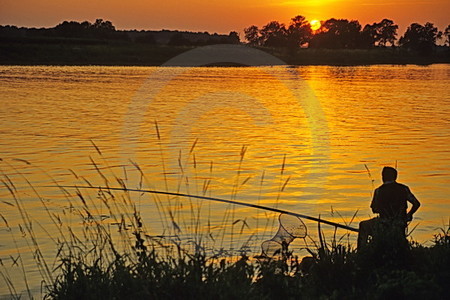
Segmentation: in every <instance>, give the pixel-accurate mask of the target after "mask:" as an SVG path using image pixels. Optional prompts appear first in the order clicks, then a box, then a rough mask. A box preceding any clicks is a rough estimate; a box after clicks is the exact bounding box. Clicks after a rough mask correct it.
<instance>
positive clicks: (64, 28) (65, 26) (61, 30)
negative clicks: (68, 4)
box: [55, 21, 92, 38]
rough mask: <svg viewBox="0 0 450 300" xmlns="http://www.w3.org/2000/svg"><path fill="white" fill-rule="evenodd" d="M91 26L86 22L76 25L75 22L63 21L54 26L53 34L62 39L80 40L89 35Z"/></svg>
mask: <svg viewBox="0 0 450 300" xmlns="http://www.w3.org/2000/svg"><path fill="white" fill-rule="evenodd" d="M91 27H92V24H91V23H89V22H88V21H84V22H82V23H78V22H75V21H70V22H69V21H64V22H62V23H60V24H58V25H56V26H55V34H56V35H57V36H62V37H70V38H75V37H76V38H81V37H88V36H89V35H91V34H90V33H91V32H90V29H91Z"/></svg>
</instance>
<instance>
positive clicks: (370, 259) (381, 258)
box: [0, 142, 450, 299]
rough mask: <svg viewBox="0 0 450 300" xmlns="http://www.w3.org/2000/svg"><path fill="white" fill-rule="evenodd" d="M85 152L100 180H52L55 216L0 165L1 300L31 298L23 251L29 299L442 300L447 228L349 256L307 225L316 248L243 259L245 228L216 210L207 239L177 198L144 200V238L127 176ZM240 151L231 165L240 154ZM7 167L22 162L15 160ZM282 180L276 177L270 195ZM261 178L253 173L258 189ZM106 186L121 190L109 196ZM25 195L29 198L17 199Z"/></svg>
mask: <svg viewBox="0 0 450 300" xmlns="http://www.w3.org/2000/svg"><path fill="white" fill-rule="evenodd" d="M94 147H95V148H96V151H97V154H98V157H99V160H100V161H101V163H99V162H98V160H95V159H91V164H92V166H93V168H94V169H95V171H96V173H97V174H98V177H97V179H96V180H97V181H96V183H97V184H98V183H101V185H102V188H98V189H96V190H95V192H92V190H86V189H82V188H76V189H73V190H71V189H67V188H64V187H62V186H60V185H59V184H58V182H57V181H54V185H55V186H56V188H57V189H58V191H59V193H58V194H59V195H61V198H60V199H61V200H62V199H64V201H65V203H66V205H65V206H64V209H63V210H62V212H60V211H58V210H56V209H55V208H54V207H53V206H52V205H51V203H49V202H48V201H49V200H48V199H47V198H46V197H44V196H42V195H41V194H40V193H39V191H38V188H36V187H35V186H33V184H32V183H31V182H30V181H29V180H28V179H27V177H26V176H25V175H24V174H23V173H22V172H21V171H20V170H19V169H18V168H17V167H15V165H14V164H12V163H10V162H8V161H6V160H5V161H2V162H1V163H2V164H3V165H5V166H7V167H8V168H9V169H10V170H12V172H6V171H5V168H2V179H1V183H2V186H3V187H2V201H3V203H4V204H5V205H6V206H7V207H8V208H9V209H10V211H15V212H16V213H17V214H16V216H17V217H15V218H14V217H9V215H5V214H3V213H2V214H0V217H1V219H2V221H3V223H4V227H5V228H6V230H7V231H9V233H10V234H11V239H12V241H13V243H15V245H16V246H15V247H16V253H10V256H11V257H10V258H9V259H3V260H2V261H0V275H1V277H0V278H1V280H3V282H4V284H5V285H6V286H7V288H8V291H9V293H10V295H11V298H15V299H20V298H23V297H28V298H33V297H37V296H36V295H35V294H34V293H33V291H32V288H31V284H30V282H29V275H28V274H29V272H27V269H26V268H27V264H26V263H25V261H24V257H25V255H26V253H32V256H33V259H34V262H35V265H36V269H37V270H38V272H39V277H40V280H41V281H42V295H41V296H42V297H43V298H46V299H143V298H150V299H168V298H170V299H194V298H196V299H211V298H218V299H244V298H245V299H279V298H288V299H294V298H295V299H298V298H304V299H391V298H392V299H394V298H396V299H401V298H411V299H419V298H421V299H423V298H424V297H433V299H439V298H442V299H444V298H445V297H447V296H448V292H447V284H448V282H450V223H449V224H448V225H446V227H445V229H441V231H440V232H438V233H437V234H436V236H435V237H434V244H433V245H432V246H430V247H425V246H422V245H420V244H417V243H414V242H409V243H406V244H401V245H400V244H396V243H395V240H394V242H393V239H390V238H389V234H385V235H384V238H381V239H378V240H374V241H373V242H371V243H370V244H369V245H368V247H367V248H366V249H364V251H359V252H357V251H356V250H355V249H354V248H353V245H352V244H351V243H350V240H349V239H346V238H347V237H348V235H347V234H344V235H342V236H338V234H337V233H336V231H335V233H334V234H333V235H332V236H331V240H329V239H330V237H326V236H325V235H324V234H323V232H322V229H321V226H320V223H319V224H318V227H317V232H318V233H317V235H318V238H319V240H318V241H314V240H313V241H311V244H312V245H315V246H313V247H308V248H307V251H308V252H309V253H310V256H308V257H306V258H304V259H303V260H302V259H301V258H299V257H298V253H293V252H292V251H290V250H289V249H284V250H283V251H282V253H280V254H279V255H276V256H275V257H261V256H255V254H258V253H256V249H258V248H257V247H253V248H251V247H248V245H249V243H250V242H249V240H250V239H252V238H253V236H255V235H256V234H257V233H256V232H257V230H253V229H251V228H246V226H245V224H246V221H245V220H244V219H240V220H235V217H236V214H235V210H234V209H235V208H233V207H228V208H227V209H226V211H225V212H224V218H223V220H222V222H221V223H220V224H219V225H220V226H218V227H219V229H218V230H217V231H214V230H213V229H212V228H211V227H212V226H211V224H209V223H208V222H210V220H206V221H205V220H204V219H203V218H202V217H201V215H202V214H203V212H202V208H203V207H204V206H203V205H202V204H201V203H195V202H194V201H196V200H194V199H189V202H188V204H189V205H188V206H187V207H183V205H182V201H181V200H180V199H179V198H170V199H161V198H160V197H159V196H157V195H152V196H151V200H152V201H153V203H154V204H153V205H154V207H155V208H156V211H157V215H158V216H159V217H160V221H161V224H160V228H162V233H160V234H155V233H154V232H153V230H152V228H148V224H146V222H144V219H145V218H143V216H142V212H141V210H140V209H139V202H140V200H141V198H142V199H144V200H149V199H150V198H143V197H144V196H145V195H142V194H136V193H134V194H133V193H131V192H129V191H128V190H127V182H128V181H127V177H128V176H129V175H130V174H129V172H130V171H124V172H118V171H117V169H116V168H113V167H111V166H109V165H108V162H107V161H106V160H104V159H103V155H102V152H101V150H100V149H98V147H97V146H95V144H94ZM194 149H195V142H194V144H193V145H192V147H191V151H190V153H189V157H190V158H189V159H187V160H186V161H185V162H182V163H181V160H180V169H181V170H182V171H181V173H180V174H181V175H180V178H181V179H180V182H182V183H183V182H184V183H185V184H187V185H188V183H189V182H191V184H192V185H188V186H187V187H186V188H191V187H192V186H193V187H192V188H193V189H195V191H196V192H200V191H201V193H203V194H206V193H207V192H208V186H209V183H208V179H206V181H205V182H203V183H201V184H198V183H197V182H196V179H195V178H194V179H192V180H190V178H189V175H188V173H187V172H185V170H186V168H187V164H188V163H189V161H190V162H191V163H192V164H193V166H194V169H196V158H195V152H194ZM240 155H241V161H242V160H243V158H244V155H245V148H243V151H241V154H240ZM19 163H24V164H26V165H27V166H28V165H30V163H29V162H26V161H24V162H19ZM284 164H285V163H284V162H283V164H282V168H281V175H283V172H284ZM132 165H133V168H134V172H135V173H136V174H137V175H138V179H139V185H140V186H141V187H146V186H150V183H151V180H150V179H149V178H146V176H145V172H144V171H143V170H142V169H141V168H140V167H139V165H138V164H136V163H132ZM210 172H212V166H211V169H210ZM240 175H241V174H240V168H239V170H238V173H237V179H236V181H235V184H234V186H233V188H232V191H233V193H232V195H234V196H232V197H236V195H237V193H238V191H239V189H240V187H241V186H242V185H243V184H245V182H246V181H248V180H249V179H247V178H244V179H242V178H240ZM73 176H74V181H75V182H77V183H80V184H79V185H87V186H91V187H94V186H96V184H95V183H94V182H93V181H94V180H93V179H88V178H83V177H82V176H79V175H77V174H76V173H73ZM195 177H197V176H195ZM50 179H51V178H50ZM288 180H289V179H286V180H285V179H284V178H280V183H279V192H280V193H281V192H282V191H283V189H284V187H285V186H286V184H287V182H288ZM18 181H20V184H19V182H18ZM262 182H263V177H262V178H261V185H262ZM117 185H118V186H120V187H122V188H123V190H122V191H116V190H112V189H110V188H109V187H112V186H117ZM197 186H202V188H201V189H197ZM180 189H181V187H180ZM30 191H31V192H32V193H33V195H30V194H28V193H29V192H30ZM6 193H7V194H8V196H7V195H6ZM30 196H32V197H34V198H36V199H39V201H40V204H41V207H40V208H39V209H41V210H42V212H44V213H45V214H46V215H47V219H48V223H46V224H43V223H42V221H41V219H39V220H36V219H34V218H33V217H32V210H33V209H36V208H29V207H27V206H26V205H27V200H26V199H27V198H29V197H30ZM145 197H147V196H145ZM169 200H170V201H169ZM206 214H208V213H206ZM11 218H14V220H12V219H11ZM267 222H269V221H267ZM239 224H240V227H236V226H238V225H239ZM247 226H248V224H247ZM37 227H39V230H37V229H36V228H37ZM235 227H236V228H235ZM266 227H267V226H266ZM202 228H203V229H205V228H206V230H202ZM244 229H246V230H244ZM226 230H228V232H229V233H231V235H232V236H233V239H234V240H235V241H236V240H243V241H244V243H243V244H242V246H241V247H240V248H238V249H231V248H233V245H236V243H230V247H228V248H226V244H227V243H224V236H225V234H226ZM310 230H311V228H310ZM37 231H43V232H44V233H45V236H46V237H47V238H48V239H50V240H51V241H52V243H53V244H54V251H53V252H51V253H44V252H45V251H48V250H44V249H48V246H46V247H43V246H42V240H40V238H41V236H40V234H38V233H37ZM218 240H222V241H221V242H218ZM232 241H233V240H232ZM259 241H261V240H259ZM254 244H255V245H256V246H258V245H257V244H258V243H256V242H255V243H254ZM308 245H310V244H309V243H308ZM232 250H237V251H232ZM236 253H238V255H236ZM13 270H14V272H16V270H20V272H21V276H20V278H19V280H21V281H23V282H22V283H23V284H24V286H25V287H24V289H23V290H22V288H17V287H16V282H14V278H15V279H16V280H17V277H15V276H13V274H12V273H13ZM24 291H25V292H24Z"/></svg>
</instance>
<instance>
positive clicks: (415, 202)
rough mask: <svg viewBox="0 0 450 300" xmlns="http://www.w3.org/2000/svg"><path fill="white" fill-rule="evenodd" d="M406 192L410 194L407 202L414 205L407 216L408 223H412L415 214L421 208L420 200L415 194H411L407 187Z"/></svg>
mask: <svg viewBox="0 0 450 300" xmlns="http://www.w3.org/2000/svg"><path fill="white" fill-rule="evenodd" d="M406 190H407V192H408V194H407V196H406V200H408V202H409V203H411V204H412V206H411V209H410V210H409V211H408V213H407V214H406V221H411V220H412V217H413V214H414V213H415V212H416V211H417V210H418V209H419V207H420V202H419V200H417V198H416V197H415V196H414V195H413V193H411V190H410V189H409V187H406Z"/></svg>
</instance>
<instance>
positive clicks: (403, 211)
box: [358, 167, 420, 249]
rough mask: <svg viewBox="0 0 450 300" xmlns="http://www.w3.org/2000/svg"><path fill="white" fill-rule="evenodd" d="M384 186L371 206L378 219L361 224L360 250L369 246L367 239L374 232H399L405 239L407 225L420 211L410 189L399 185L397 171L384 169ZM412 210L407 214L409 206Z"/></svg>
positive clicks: (389, 168) (375, 195)
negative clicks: (409, 204) (409, 205)
mask: <svg viewBox="0 0 450 300" xmlns="http://www.w3.org/2000/svg"><path fill="white" fill-rule="evenodd" d="M381 176H382V179H383V184H382V185H381V186H380V187H378V188H377V189H375V192H374V195H373V200H372V203H371V205H370V207H371V208H372V212H374V213H377V214H379V216H378V217H376V218H373V219H370V220H366V221H362V222H360V223H359V235H358V249H361V247H363V246H364V245H366V244H367V239H368V237H369V235H370V236H373V233H374V231H376V230H379V231H387V230H392V231H397V232H398V233H399V236H402V238H405V229H406V226H407V223H408V222H409V221H411V220H412V217H413V214H414V213H415V212H416V211H417V209H419V207H420V203H419V201H418V200H417V198H416V197H414V195H413V194H412V193H411V191H410V190H409V188H408V187H407V186H406V185H404V184H400V183H398V182H397V181H396V180H397V170H396V169H394V168H391V167H384V168H383V171H382V172H381ZM408 202H409V203H411V204H412V206H411V209H410V210H409V211H408V212H407V209H408V204H407V203H408Z"/></svg>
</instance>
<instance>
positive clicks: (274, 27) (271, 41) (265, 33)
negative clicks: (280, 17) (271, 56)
mask: <svg viewBox="0 0 450 300" xmlns="http://www.w3.org/2000/svg"><path fill="white" fill-rule="evenodd" d="M259 33H260V35H261V41H262V44H263V45H264V46H268V47H283V46H286V36H287V31H286V27H285V26H284V24H283V23H280V22H278V21H272V22H269V23H267V24H266V25H265V26H264V27H263V28H262V29H261V30H260V31H259Z"/></svg>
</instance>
